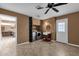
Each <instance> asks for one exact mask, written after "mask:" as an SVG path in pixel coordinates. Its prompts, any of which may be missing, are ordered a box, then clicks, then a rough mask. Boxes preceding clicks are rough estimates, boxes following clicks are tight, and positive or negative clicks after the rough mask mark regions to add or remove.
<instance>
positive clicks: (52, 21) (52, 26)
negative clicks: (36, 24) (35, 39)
mask: <svg viewBox="0 0 79 59" xmlns="http://www.w3.org/2000/svg"><path fill="white" fill-rule="evenodd" d="M42 23H43V25H42V27H43V28H42V30H43V32H46V31H49V32H51V33H52V39H55V18H49V19H46V20H43V22H42ZM46 23H47V25H49V26H50V30H47V29H46V26H47V25H46Z"/></svg>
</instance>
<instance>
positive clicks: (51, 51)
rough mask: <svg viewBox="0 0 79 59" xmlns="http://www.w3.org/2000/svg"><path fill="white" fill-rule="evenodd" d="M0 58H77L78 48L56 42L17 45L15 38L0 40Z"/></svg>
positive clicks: (78, 54) (39, 41)
mask: <svg viewBox="0 0 79 59" xmlns="http://www.w3.org/2000/svg"><path fill="white" fill-rule="evenodd" d="M2 41H3V43H0V56H79V48H78V47H74V46H70V45H67V44H62V43H58V42H53V41H52V42H44V41H42V40H38V41H35V42H32V43H28V44H23V45H17V44H16V39H15V38H10V39H5V40H2Z"/></svg>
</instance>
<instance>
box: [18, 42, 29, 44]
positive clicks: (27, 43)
mask: <svg viewBox="0 0 79 59" xmlns="http://www.w3.org/2000/svg"><path fill="white" fill-rule="evenodd" d="M29 43H30V42H24V43H20V44H18V45H23V44H29Z"/></svg>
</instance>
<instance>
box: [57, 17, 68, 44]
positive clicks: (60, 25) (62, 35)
mask: <svg viewBox="0 0 79 59" xmlns="http://www.w3.org/2000/svg"><path fill="white" fill-rule="evenodd" d="M56 41H58V42H62V43H68V19H67V18H64V19H59V20H56Z"/></svg>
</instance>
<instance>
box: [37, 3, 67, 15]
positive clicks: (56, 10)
mask: <svg viewBox="0 0 79 59" xmlns="http://www.w3.org/2000/svg"><path fill="white" fill-rule="evenodd" d="M66 4H67V3H48V4H47V6H46V7H41V6H38V7H37V9H38V10H40V9H44V8H48V9H47V10H46V12H45V14H47V13H48V11H49V10H50V9H52V10H54V11H55V12H59V10H58V9H56V8H55V7H57V6H61V5H66Z"/></svg>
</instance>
